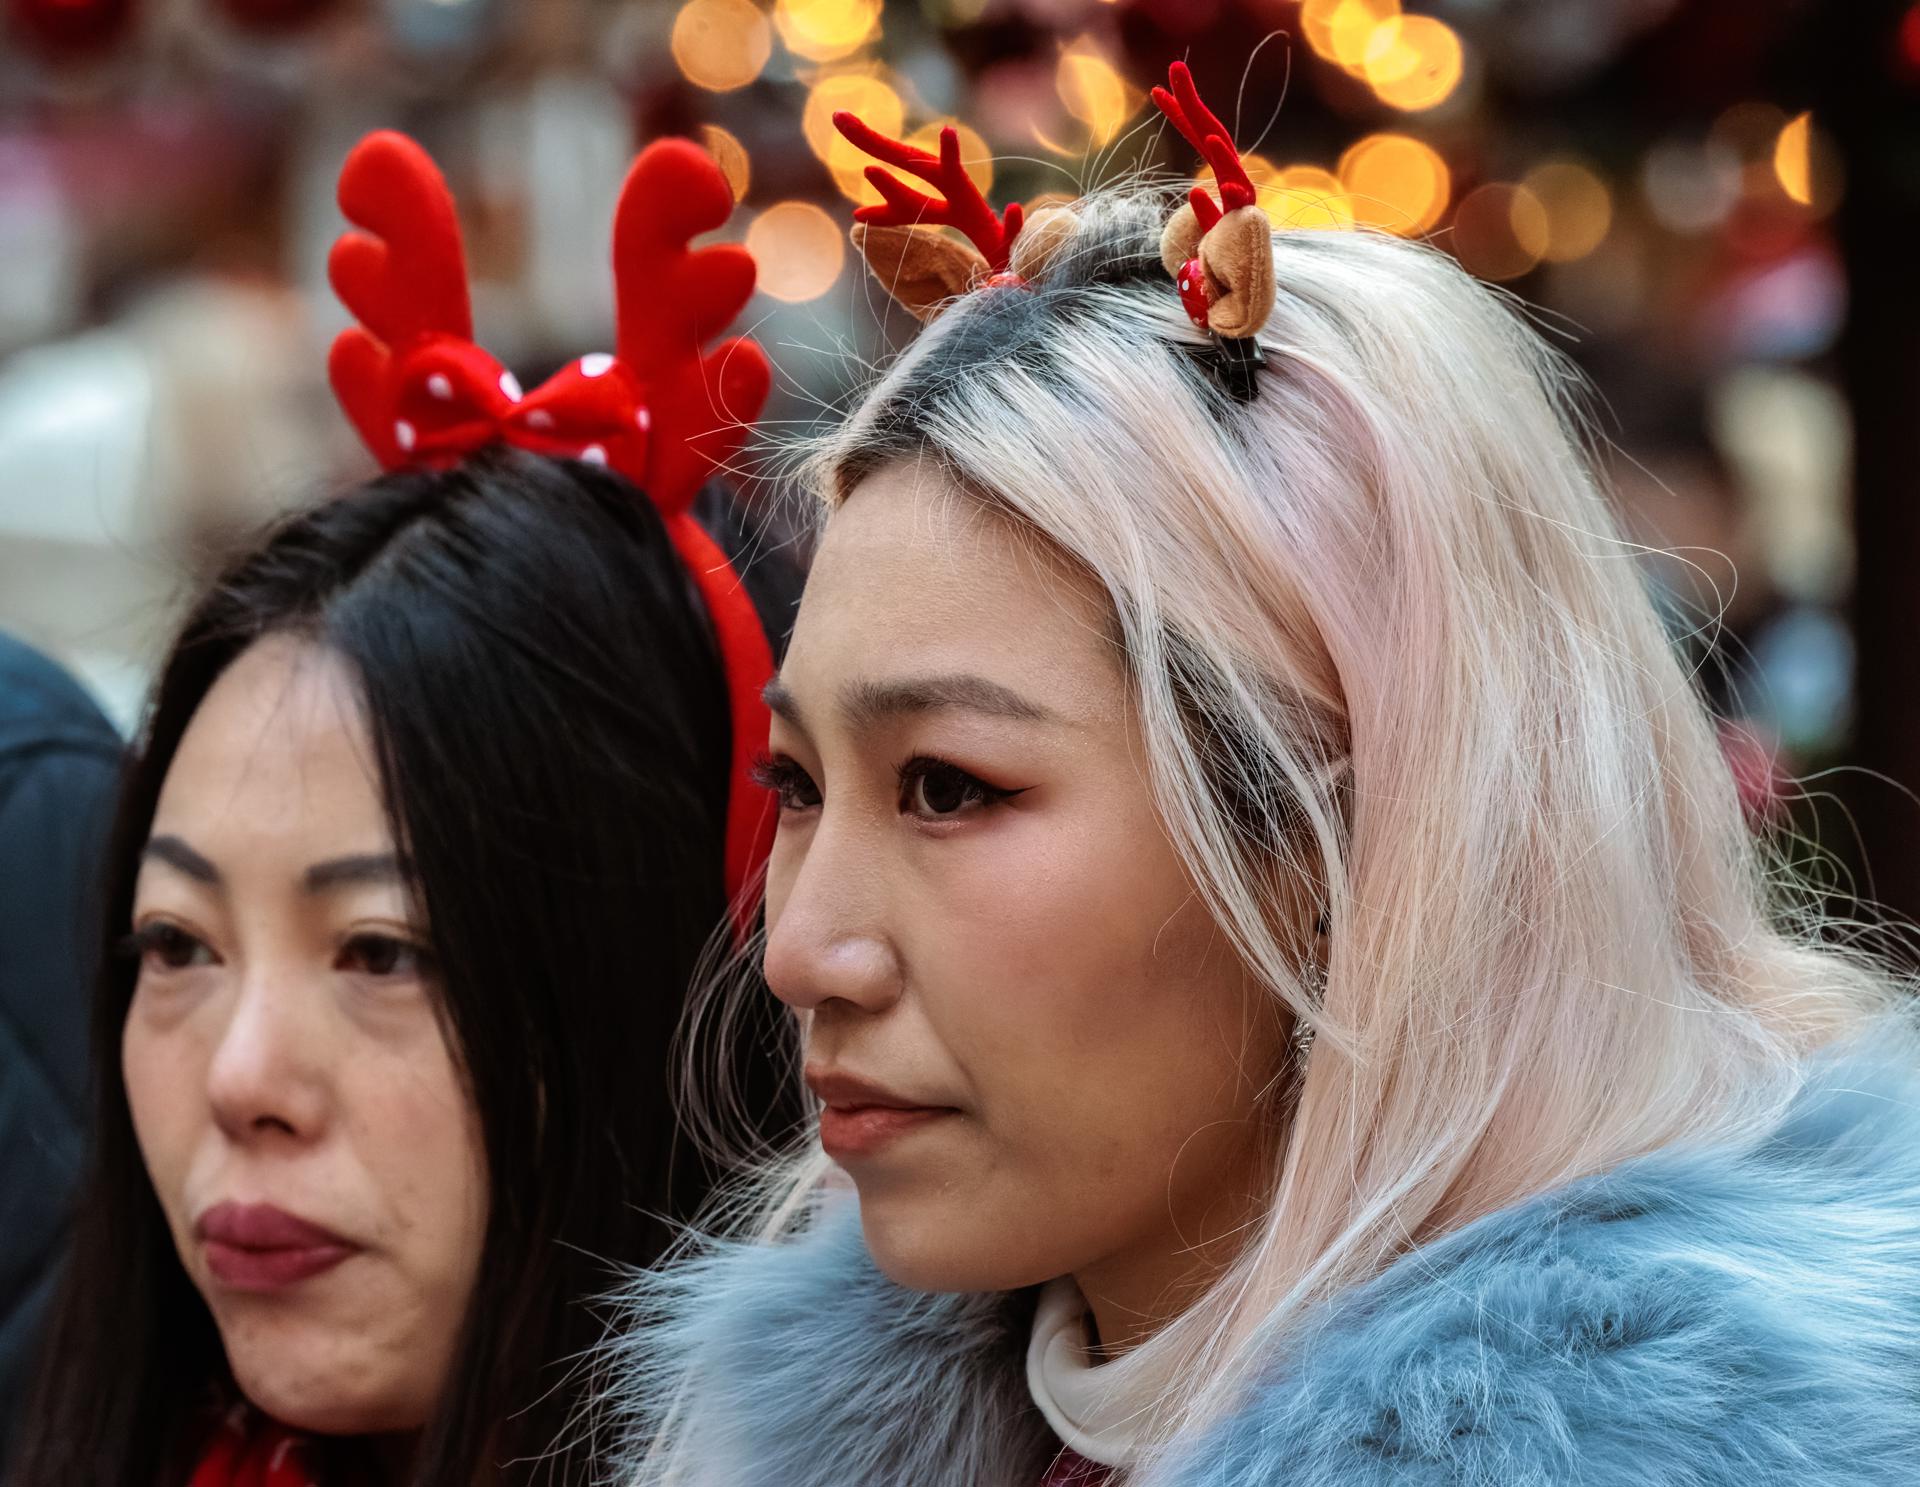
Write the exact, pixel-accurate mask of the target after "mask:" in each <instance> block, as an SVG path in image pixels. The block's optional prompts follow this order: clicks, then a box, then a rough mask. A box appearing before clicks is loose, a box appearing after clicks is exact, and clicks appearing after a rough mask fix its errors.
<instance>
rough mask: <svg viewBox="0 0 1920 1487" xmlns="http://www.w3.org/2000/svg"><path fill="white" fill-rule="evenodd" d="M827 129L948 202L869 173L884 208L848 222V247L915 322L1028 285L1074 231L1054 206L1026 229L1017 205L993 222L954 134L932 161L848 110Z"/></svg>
mask: <svg viewBox="0 0 1920 1487" xmlns="http://www.w3.org/2000/svg"><path fill="white" fill-rule="evenodd" d="M833 122H834V125H835V127H836V128H838V129H839V131H840V132H841V133H842V134H844V135H845V136H846V137H847V139H848V140H849V141H850V142H851V143H852V144H854V145H855V146H857V147H858V148H860V149H862V150H864V151H866V153H867V154H869V155H871V156H873V157H874V159H876V160H879V161H882V162H883V163H884V164H886V165H891V166H893V167H894V168H895V169H896V170H903V171H905V172H906V173H907V174H908V175H911V176H914V177H916V178H917V179H919V180H922V181H925V182H926V183H927V184H928V185H930V186H933V187H935V188H937V189H938V190H940V191H942V192H944V193H945V195H944V197H933V196H928V195H926V194H925V193H923V192H920V191H916V190H914V189H913V187H911V186H909V185H907V184H906V182H904V181H902V180H901V179H900V178H899V177H898V176H896V175H893V174H891V173H890V172H888V171H886V170H883V169H881V167H880V166H878V165H869V166H868V167H867V169H866V177H867V180H868V181H870V182H871V183H872V184H873V188H874V189H875V190H876V191H878V192H879V193H880V195H881V196H882V197H883V198H884V200H882V201H880V202H877V203H875V204H873V205H871V206H864V207H859V208H856V209H855V211H854V214H853V219H854V227H853V245H854V247H855V248H857V249H858V250H859V251H860V256H861V257H863V258H865V259H866V261H867V267H868V268H869V269H871V270H872V271H873V275H874V277H875V278H876V279H878V280H879V281H880V282H881V283H882V284H883V285H885V286H886V290H887V293H889V294H890V295H892V296H893V298H894V299H896V300H898V301H899V302H900V303H901V304H902V305H904V306H905V307H906V308H907V309H908V310H910V311H911V312H912V313H913V314H914V315H915V316H916V317H918V318H919V319H921V320H931V319H932V318H933V317H934V316H935V315H937V314H939V313H940V311H941V309H942V308H944V307H945V305H946V304H947V303H948V302H949V301H951V300H952V299H954V298H955V297H957V296H959V295H962V294H965V293H966V292H967V291H968V290H970V289H973V288H975V287H977V286H980V285H988V286H993V287H1017V286H1020V285H1024V284H1025V283H1026V282H1027V281H1028V280H1029V279H1031V278H1033V277H1034V276H1035V275H1037V274H1038V273H1039V272H1040V271H1041V269H1042V268H1044V267H1045V263H1046V260H1047V259H1048V258H1049V257H1050V256H1051V255H1052V254H1053V253H1054V251H1055V250H1057V249H1058V248H1059V246H1060V245H1061V244H1062V243H1063V242H1065V241H1066V240H1067V239H1068V238H1070V237H1072V236H1073V233H1074V231H1075V230H1076V229H1077V227H1078V225H1079V224H1078V220H1077V219H1076V218H1075V217H1074V214H1073V213H1072V212H1071V211H1070V210H1068V209H1067V208H1065V207H1059V206H1050V207H1044V208H1042V209H1041V210H1040V211H1038V212H1035V213H1034V214H1033V217H1032V219H1031V220H1028V218H1027V215H1026V209H1025V208H1024V207H1022V206H1021V205H1020V203H1018V202H1015V203H1013V204H1012V205H1011V206H1009V207H1008V208H1007V209H1006V211H1005V212H1003V213H995V211H994V210H993V208H992V207H991V206H989V205H988V204H987V199H986V197H984V196H983V195H981V193H980V188H979V187H978V186H976V185H974V184H973V179H972V177H970V176H969V175H968V174H967V172H966V167H965V166H963V165H962V164H961V163H960V136H959V133H958V132H957V131H956V130H954V129H953V128H951V127H949V128H946V129H942V130H941V131H940V153H939V154H938V155H933V154H929V153H928V152H927V151H925V150H922V149H919V148H917V147H915V146H913V145H910V144H906V143H904V142H903V141H901V140H897V139H889V138H887V136H886V135H884V134H882V133H880V131H879V130H877V129H874V128H873V127H872V126H870V125H869V124H867V123H866V122H865V121H864V120H862V119H860V118H859V117H858V116H856V115H854V114H851V113H848V112H846V111H845V110H844V109H843V110H842V111H841V112H839V113H837V114H835V115H834V116H833ZM940 227H954V228H958V229H959V230H960V232H962V233H963V234H965V236H966V239H967V241H966V242H964V243H963V242H961V241H959V240H958V239H957V238H951V237H948V236H947V235H946V234H945V233H942V232H939V231H929V230H928V229H930V228H933V229H937V228H940Z"/></svg>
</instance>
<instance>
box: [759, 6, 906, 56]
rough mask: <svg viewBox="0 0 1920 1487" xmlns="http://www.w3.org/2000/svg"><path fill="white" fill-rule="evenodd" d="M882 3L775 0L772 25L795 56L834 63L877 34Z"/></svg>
mask: <svg viewBox="0 0 1920 1487" xmlns="http://www.w3.org/2000/svg"><path fill="white" fill-rule="evenodd" d="M880 5H881V0H776V3H775V5H774V8H773V24H774V26H775V27H776V28H777V29H778V30H779V32H780V40H781V41H783V42H785V43H786V47H787V50H788V51H790V52H792V53H793V54H794V55H795V56H798V57H805V58H806V59H807V60H808V61H810V62H835V61H838V60H839V59H840V58H842V57H845V56H849V55H851V54H852V53H854V52H857V51H858V50H860V48H861V47H863V46H865V45H866V44H867V43H868V42H870V41H872V40H874V39H875V38H876V37H877V36H878V35H879V32H880Z"/></svg>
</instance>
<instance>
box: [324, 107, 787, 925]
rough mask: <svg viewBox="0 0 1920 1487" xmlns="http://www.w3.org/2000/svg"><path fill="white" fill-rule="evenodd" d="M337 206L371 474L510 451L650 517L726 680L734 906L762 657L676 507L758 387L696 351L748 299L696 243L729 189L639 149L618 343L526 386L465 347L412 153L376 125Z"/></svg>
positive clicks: (338, 352) (767, 819) (467, 330)
mask: <svg viewBox="0 0 1920 1487" xmlns="http://www.w3.org/2000/svg"><path fill="white" fill-rule="evenodd" d="M340 207H341V210H342V211H344V212H345V213H346V215H347V218H348V219H349V220H350V221H352V222H353V223H355V224H357V225H358V226H359V227H361V228H364V229H365V231H361V232H348V233H346V234H344V235H343V236H342V237H341V238H340V240H339V241H338V242H336V243H335V244H334V246H333V253H332V256H331V257H330V259H329V260H328V272H329V275H330V277H331V278H332V280H333V287H334V291H335V292H336V293H337V294H338V295H339V296H340V299H341V302H342V303H343V304H345V305H346V307H347V309H348V310H350V311H351V312H352V313H353V315H354V316H355V318H356V319H358V320H359V322H360V323H359V324H358V325H355V326H352V327H350V328H349V329H347V330H344V331H342V332H341V333H340V335H339V337H338V338H337V339H336V340H335V341H334V343H333V351H332V354H331V356H330V357H329V359H328V366H327V371H328V376H329V378H330V380H331V381H332V383H333V389H334V395H335V396H336V397H337V398H338V399H339V400H340V405H341V407H342V408H343V409H345V410H346V413H347V416H348V417H349V418H350V419H351V420H352V421H353V424H354V427H355V428H357V429H358V430H359V432H360V437H361V438H362V439H363V440H364V441H365V442H366V445H367V447H368V448H369V449H370V450H372V451H373V454H374V456H375V458H377V459H378V460H379V461H380V464H381V465H382V467H383V468H385V469H389V470H392V469H397V468H403V467H407V466H424V467H427V468H441V467H444V466H448V465H453V464H456V463H458V462H459V461H460V460H461V459H463V458H464V457H466V456H467V455H469V454H472V453H474V452H475V451H477V450H479V449H482V448H485V447H486V446H488V445H490V444H510V445H513V446H514V447H516V448H519V449H525V450H530V451H532V452H534V453H537V454H545V455H552V456H558V457H562V458H570V459H577V460H584V461H587V462H588V463H591V464H599V465H606V466H608V467H610V468H612V469H614V470H617V471H619V472H620V473H621V474H622V475H625V476H626V477H627V478H628V479H629V480H631V481H632V482H633V483H634V484H635V485H637V486H638V487H639V488H640V489H641V490H643V491H644V492H646V494H647V496H648V497H649V498H651V500H652V501H653V503H654V505H655V506H656V507H658V508H659V511H660V514H661V516H662V517H663V518H664V519H665V523H666V529H667V534H668V536H669V537H670V538H671V540H672V542H673V545H674V548H675V550H676V551H677V552H678V553H679V555H680V559H681V561H682V562H683V563H685V565H686V567H687V571H688V573H689V575H690V576H691V578H692V580H693V583H694V586H695V588H696V589H697V590H698V592H699V594H700V597H701V599H702V600H703V602H704V603H705V605H706V608H707V613H708V616H709V618H710V619H711V620H712V623H713V628H714V633H715V638H716V640H717V641H718V644H719V650H720V656H721V662H722V667H723V669H724V671H725V673H726V680H727V696H728V703H729V711H730V714H731V721H732V725H733V746H732V758H731V767H732V774H731V785H730V788H729V793H728V804H727V837H726V855H725V868H726V885H727V892H728V894H729V896H730V897H731V898H732V900H733V901H734V903H735V904H736V905H737V906H738V907H739V909H740V912H741V913H742V914H743V915H744V913H745V912H746V904H747V899H746V896H745V894H744V892H743V890H744V889H745V888H746V887H747V886H748V884H749V883H750V882H751V880H752V879H753V877H754V876H755V874H756V873H757V872H758V870H759V868H760V866H761V864H762V863H763V862H765V860H766V855H767V848H768V846H769V845H770V843H771V840H772V832H773V820H774V814H773V811H772V809H771V796H770V795H769V794H768V793H767V792H766V791H765V790H764V789H763V788H761V787H760V786H759V785H756V784H755V783H754V782H753V779H752V765H753V760H754V758H755V753H756V750H757V749H758V748H759V747H761V746H762V744H763V743H764V741H765V739H766V736H767V724H768V714H767V708H766V704H765V703H764V702H763V701H762V700H761V697H760V692H761V688H762V687H764V686H765V685H766V683H767V680H768V678H769V677H771V676H772V675H773V653H772V649H771V647H770V646H769V645H768V643H767V637H766V632H765V631H764V630H763V629H762V627H761V624H760V620H759V617H758V615H757V613H756V612H755V610H754V607H753V604H752V601H751V599H750V598H749V596H748V595H747V593H746V591H745V589H744V588H743V587H742V586H741V583H740V578H739V575H738V574H737V573H735V572H734V570H733V567H732V565H731V564H730V563H729V562H728V561H727V556H726V554H725V553H724V552H723V551H722V550H721V549H720V547H719V546H718V544H716V543H715V542H714V540H713V539H712V538H711V537H709V536H708V535H707V533H706V531H705V529H704V528H703V527H701V525H700V524H699V522H698V521H696V520H695V519H694V517H693V515H692V512H691V510H690V508H691V506H692V503H693V499H694V497H695V495H696V494H698V492H699V490H700V487H701V485H702V484H704V483H705V481H706V480H707V479H708V478H709V477H710V476H711V475H712V474H713V472H714V471H715V470H718V469H721V468H723V467H724V466H725V465H726V464H727V462H728V461H729V460H731V459H732V458H733V456H734V455H735V454H736V453H737V452H738V451H739V449H740V446H741V444H742V443H743V442H744V441H745V439H746V436H747V430H748V425H749V424H750V423H751V422H752V420H753V419H754V418H755V417H757V416H758V414H759V412H760V407H761V404H762V403H764V402H765V401H766V396H767V391H768V387H769V385H770V384H771V381H772V369H771V368H770V367H769V365H768V362H767V358H766V355H765V353H764V352H762V351H761V349H760V348H759V347H758V346H757V345H755V344H754V343H753V342H752V341H750V340H747V339H745V338H735V339H733V340H728V341H723V342H721V343H720V344H719V345H717V346H715V347H713V348H712V349H711V350H703V347H705V345H706V343H707V342H708V341H710V340H711V339H713V337H714V336H715V335H717V334H718V333H719V332H720V331H721V330H723V329H724V328H725V327H726V325H727V322H728V321H730V320H732V319H733V317H734V316H735V315H737V314H739V312H740V310H741V308H742V307H743V306H744V305H745V304H746V302H747V299H748V297H749V296H750V295H751V294H752V293H753V281H754V263H753V258H752V256H751V255H750V254H749V253H748V252H747V250H746V249H745V248H742V247H738V246H735V245H731V244H716V245H713V246H709V247H701V248H695V247H693V246H692V239H693V238H694V237H695V236H696V235H698V234H700V233H703V232H707V231H710V230H712V229H713V228H716V227H719V226H720V225H721V224H723V223H724V222H725V221H726V220H727V218H728V216H729V215H730V214H731V213H732V211H733V193H732V191H731V190H730V189H729V187H728V185H727V182H726V178H725V177H724V176H723V175H722V174H721V172H720V168H719V166H717V165H716V164H715V163H714V162H713V161H712V160H711V159H709V158H708V157H707V156H706V155H705V154H704V153H703V152H702V151H701V150H700V149H699V148H698V147H697V146H695V145H694V144H692V143H691V142H689V141H687V140H677V139H670V140H660V141H657V142H656V143H654V144H652V145H650V146H648V147H647V149H646V150H644V151H642V152H641V154H640V157H639V158H638V159H637V160H635V161H634V163H633V167H632V169H631V170H630V171H629V172H628V173H627V179H626V184H625V185H624V186H623V187H622V188H621V192H620V202H619V207H618V209H617V211H616V213H615V216H614V226H613V274H614V287H615V295H616V299H615V305H616V336H615V348H616V349H615V351H614V352H613V353H612V354H608V353H605V352H596V353H594V354H592V355H589V356H583V357H581V358H579V359H578V360H577V361H574V362H571V363H569V364H568V365H567V366H565V367H563V368H561V369H560V371H558V372H556V373H555V374H554V375H553V376H552V377H551V378H550V379H548V381H547V382H545V383H544V384H543V385H541V386H540V387H538V388H536V389H534V390H533V391H532V392H530V393H529V392H523V391H522V389H521V387H520V384H519V382H518V381H517V380H515V378H514V375H513V373H512V372H510V371H508V370H507V369H506V368H505V367H503V366H502V365H501V364H500V363H499V362H498V361H496V360H495V359H494V358H493V356H492V355H490V354H489V353H488V352H487V351H486V350H485V349H484V348H482V347H480V346H478V345H476V344H475V343H474V340H473V313H472V307H471V304H470V301H469V297H468V292H467V272H466V260H465V254H464V250H463V248H462V246H461V241H460V227H459V222H458V219H457V218H456V216H455V214H454V206H453V198H452V196H451V194H450V193H449V192H448V190H447V185H446V182H445V180H444V179H443V178H442V177H441V175H440V172H439V171H438V170H437V169H436V168H435V167H434V164H433V161H432V160H431V159H430V158H429V157H428V155H427V153H426V152H425V151H424V150H422V149H421V148H420V146H419V145H417V144H415V143H414V142H413V141H412V140H411V139H409V138H407V137H406V136H405V135H403V134H395V133H392V132H390V131H381V132H379V133H375V134H370V135H368V136H367V137H366V138H365V139H363V140H362V141H361V142H360V143H359V144H358V145H357V146H356V147H355V148H354V150H353V152H352V154H350V155H349V156H348V157H347V162H346V165H345V166H344V167H343V168H342V170H341V173H340ZM742 928H744V925H743V926H742Z"/></svg>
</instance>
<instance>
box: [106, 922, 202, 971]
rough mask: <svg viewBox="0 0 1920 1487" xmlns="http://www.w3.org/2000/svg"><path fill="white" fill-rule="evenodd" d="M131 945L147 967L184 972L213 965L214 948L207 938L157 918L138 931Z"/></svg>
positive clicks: (131, 937) (130, 941)
mask: <svg viewBox="0 0 1920 1487" xmlns="http://www.w3.org/2000/svg"><path fill="white" fill-rule="evenodd" d="M127 946H128V949H129V950H130V951H131V952H132V953H133V954H134V955H136V956H137V957H139V960H140V964H141V967H142V968H143V969H145V970H150V971H184V970H188V969H190V968H191V967H193V966H204V965H212V964H213V951H212V950H210V949H209V948H208V947H207V945H206V942H205V941H203V940H200V939H199V938H197V937H196V936H193V935H190V934H188V933H187V932H186V931H185V930H184V929H182V928H180V926H179V925H177V924H168V923H167V922H166V921H165V920H156V921H154V922H153V923H151V924H147V925H143V926H141V928H139V929H137V930H135V931H134V932H133V934H132V935H131V936H130V937H129V939H128V942H127Z"/></svg>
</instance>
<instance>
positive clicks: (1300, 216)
mask: <svg viewBox="0 0 1920 1487" xmlns="http://www.w3.org/2000/svg"><path fill="white" fill-rule="evenodd" d="M1240 164H1241V166H1242V168H1243V169H1245V171H1246V173H1247V179H1248V180H1250V181H1252V182H1253V191H1254V196H1255V198H1256V199H1257V201H1258V203H1259V206H1260V210H1262V211H1263V212H1265V213H1266V214H1267V215H1268V216H1269V217H1271V218H1272V219H1273V225H1274V226H1275V227H1309V228H1315V227H1317V228H1335V229H1345V228H1349V227H1351V226H1353V208H1352V206H1351V204H1350V203H1349V202H1348V201H1347V189H1346V187H1345V185H1344V184H1342V182H1341V180H1340V178H1339V177H1338V176H1337V175H1335V174H1334V173H1333V172H1332V171H1330V170H1322V169H1321V168H1320V167H1319V166H1317V165H1288V166H1276V165H1275V164H1274V163H1273V162H1272V161H1270V160H1268V159H1266V158H1265V157H1263V156H1260V155H1242V156H1241V157H1240ZM1193 179H1194V183H1195V184H1196V185H1200V186H1204V187H1206V188H1207V190H1208V192H1209V193H1210V194H1211V195H1212V196H1213V198H1214V199H1215V200H1216V201H1217V200H1219V197H1220V190H1219V187H1217V186H1216V185H1215V184H1214V174H1213V167H1212V166H1210V165H1208V166H1203V167H1201V170H1200V173H1199V174H1198V175H1197V176H1195V177H1194V178H1193Z"/></svg>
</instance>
